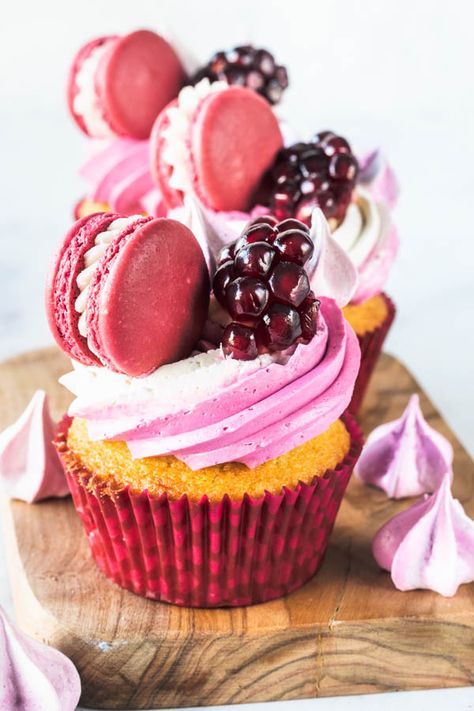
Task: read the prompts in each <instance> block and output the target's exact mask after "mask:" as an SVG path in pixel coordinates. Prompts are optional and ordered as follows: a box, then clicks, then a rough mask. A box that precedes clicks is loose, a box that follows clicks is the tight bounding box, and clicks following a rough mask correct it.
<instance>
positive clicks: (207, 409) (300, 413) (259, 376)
mask: <svg viewBox="0 0 474 711" xmlns="http://www.w3.org/2000/svg"><path fill="white" fill-rule="evenodd" d="M222 358H223V356H222ZM285 360H286V362H284V363H280V362H276V361H272V362H269V363H267V364H265V365H264V366H263V367H261V368H258V369H257V370H256V371H254V372H251V373H250V374H246V375H244V376H243V377H242V378H239V377H237V378H236V379H235V380H234V381H232V382H229V383H228V384H226V385H225V386H224V387H222V388H221V389H220V390H219V391H218V392H217V393H214V394H212V395H210V396H209V394H206V393H205V392H204V393H202V392H200V391H199V390H197V391H196V392H195V394H194V399H191V400H190V401H187V402H186V403H185V405H183V406H182V407H176V402H167V401H161V402H160V399H159V396H157V395H156V394H153V396H152V397H151V399H150V400H149V401H146V400H145V401H143V402H137V400H136V399H135V400H134V401H133V402H131V401H128V402H127V399H125V400H124V401H122V402H120V401H115V402H113V403H110V404H108V405H105V406H104V404H103V403H101V404H100V405H97V403H96V404H95V405H94V403H90V405H88V404H87V399H86V400H84V398H80V399H78V400H77V401H76V402H75V403H73V406H72V408H71V414H74V415H76V416H79V417H84V418H85V419H87V420H88V429H89V435H90V437H91V438H92V439H118V440H125V441H126V442H127V444H128V447H129V449H130V451H131V453H132V456H133V457H134V458H141V457H149V456H155V455H165V454H173V455H175V456H176V457H177V458H178V459H180V460H181V461H183V462H185V463H186V464H187V465H188V466H189V467H190V468H191V469H194V470H197V469H201V468H204V467H208V466H212V465H214V464H220V463H223V462H228V461H238V462H242V463H244V464H246V465H247V466H248V467H250V468H253V467H256V466H257V465H259V464H261V463H263V462H265V461H268V460H270V459H274V458H275V457H278V456H280V455H282V454H285V453H286V452H288V451H290V450H291V449H293V448H294V447H297V446H298V445H301V444H303V443H304V442H306V441H308V440H309V439H312V438H313V437H316V436H317V435H319V434H321V433H322V432H324V431H325V430H326V429H327V428H328V427H329V425H331V424H332V423H333V422H334V421H335V420H337V419H338V417H340V415H341V414H342V413H343V412H344V411H345V409H346V407H347V406H348V404H349V402H350V399H351V396H352V391H353V387H354V382H355V379H356V376H357V372H358V369H359V361H360V351H359V346H358V342H357V338H356V336H355V335H354V333H353V331H352V329H351V328H350V326H349V325H348V324H347V322H346V321H345V320H344V318H343V315H342V312H341V310H340V309H339V308H338V306H337V305H336V303H335V302H334V301H333V300H332V299H328V298H322V299H321V310H320V320H319V326H318V333H317V335H316V336H315V337H314V338H313V340H312V341H311V342H310V343H309V344H307V345H303V344H301V345H299V346H297V348H296V349H295V351H294V353H293V354H292V355H291V356H290V357H289V358H288V359H285Z"/></svg>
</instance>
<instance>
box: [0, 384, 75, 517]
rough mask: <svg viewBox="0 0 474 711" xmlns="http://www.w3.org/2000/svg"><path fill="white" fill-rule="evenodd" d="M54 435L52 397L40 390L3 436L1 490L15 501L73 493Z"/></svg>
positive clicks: (34, 499)
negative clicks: (51, 413)
mask: <svg viewBox="0 0 474 711" xmlns="http://www.w3.org/2000/svg"><path fill="white" fill-rule="evenodd" d="M54 435H55V426H54V423H53V421H52V419H51V415H50V414H49V408H48V398H47V396H46V393H45V392H44V391H43V390H37V391H36V392H35V394H34V395H33V398H32V399H31V401H30V403H29V405H28V406H27V408H26V409H25V410H24V412H23V414H22V415H21V416H20V417H19V419H18V420H17V421H16V422H15V423H14V424H13V425H10V427H7V429H6V430H4V431H3V432H2V433H1V434H0V487H1V488H2V489H3V491H4V492H5V493H6V495H7V496H9V497H10V498H11V499H21V500H22V501H26V502H28V503H30V504H31V503H33V502H35V501H40V500H41V499H47V498H49V497H51V496H57V497H62V496H67V495H68V494H69V488H68V485H67V482H66V477H65V476H64V470H63V467H62V465H61V461H60V459H59V457H58V454H57V452H56V449H55V448H54V446H53V439H54Z"/></svg>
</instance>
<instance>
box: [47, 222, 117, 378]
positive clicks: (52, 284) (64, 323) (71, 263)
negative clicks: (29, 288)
mask: <svg viewBox="0 0 474 711" xmlns="http://www.w3.org/2000/svg"><path fill="white" fill-rule="evenodd" d="M117 217H118V215H113V214H110V213H97V214H93V215H87V216H86V217H83V218H82V219H80V220H78V221H77V222H75V223H74V225H73V226H72V227H71V229H70V230H69V232H68V233H67V234H66V237H65V238H64V240H63V242H62V244H61V247H60V248H59V250H58V252H57V254H56V256H55V258H54V260H53V263H52V265H51V269H50V271H49V275H48V279H47V283H46V294H45V303H46V317H47V320H48V324H49V327H50V330H51V333H52V334H53V337H54V339H55V340H56V342H57V344H58V345H59V347H60V348H61V349H62V350H63V351H65V353H67V354H68V355H69V356H70V357H71V358H74V359H75V360H77V361H79V362H80V363H83V364H84V365H100V361H99V360H98V358H97V357H96V356H95V354H94V353H92V352H91V351H90V349H89V347H88V344H87V340H86V339H85V338H84V337H83V336H82V335H81V334H80V333H79V328H78V321H79V315H78V313H77V311H76V310H75V306H74V304H75V301H76V299H77V297H78V295H79V288H78V286H77V283H76V279H77V276H78V274H79V273H80V271H81V270H82V269H83V268H84V254H85V253H86V252H87V250H88V249H90V248H91V247H92V246H93V245H94V242H95V238H96V236H97V235H98V234H99V232H102V231H104V230H106V229H107V227H108V226H109V225H110V223H111V222H113V220H115V219H116V218H117Z"/></svg>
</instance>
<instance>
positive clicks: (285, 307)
mask: <svg viewBox="0 0 474 711" xmlns="http://www.w3.org/2000/svg"><path fill="white" fill-rule="evenodd" d="M313 251H314V245H313V242H312V240H311V238H310V236H309V229H308V228H307V226H306V225H304V224H303V223H301V222H299V221H298V220H295V219H289V220H283V221H282V222H278V221H277V220H276V219H275V218H273V217H258V218H256V219H255V220H253V221H252V222H250V223H249V224H248V225H247V227H246V228H245V230H244V231H243V233H242V235H241V236H240V237H239V239H238V240H236V241H235V242H234V243H233V244H231V245H227V246H226V247H224V248H223V249H222V250H221V253H220V255H219V257H218V267H217V271H216V273H215V275H214V281H213V289H214V295H215V297H216V299H217V300H218V301H219V303H220V304H221V305H222V306H223V307H224V308H225V309H226V310H227V312H228V313H229V314H230V316H231V318H232V319H233V320H232V323H230V324H229V325H228V326H227V328H226V329H225V331H224V333H223V334H222V341H221V343H222V348H223V350H224V353H225V354H226V355H228V356H230V357H231V358H236V359H239V360H248V359H252V358H255V357H256V355H257V354H258V353H273V352H275V351H281V350H285V349H286V348H289V347H290V346H291V345H293V344H295V343H300V342H304V343H307V342H309V341H310V340H311V339H312V338H313V336H314V335H315V333H316V329H317V324H318V312H319V301H318V300H317V299H316V298H315V296H314V294H313V292H312V291H311V290H310V284H309V279H308V275H307V273H306V270H305V268H304V265H305V264H306V263H307V262H308V261H309V260H310V259H311V256H312V254H313Z"/></svg>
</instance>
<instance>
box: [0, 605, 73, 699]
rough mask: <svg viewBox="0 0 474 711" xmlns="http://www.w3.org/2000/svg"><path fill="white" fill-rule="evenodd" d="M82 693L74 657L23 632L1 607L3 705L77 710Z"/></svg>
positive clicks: (0, 641)
mask: <svg viewBox="0 0 474 711" xmlns="http://www.w3.org/2000/svg"><path fill="white" fill-rule="evenodd" d="M80 695H81V680H80V678H79V674H78V673H77V670H76V667H75V666H74V664H73V663H72V662H71V660H70V659H68V658H67V657H66V656H65V655H64V654H62V653H61V652H59V651H58V650H56V649H53V647H48V646H47V645H46V644H41V642H37V641H36V640H34V639H32V638H31V637H29V636H28V635H26V634H24V632H21V631H20V630H19V629H18V628H17V627H16V626H15V625H13V624H12V623H11V622H10V620H9V619H8V618H7V617H6V615H5V613H4V612H3V610H2V608H1V607H0V708H1V709H3V710H4V711H74V709H75V708H76V706H77V704H78V703H79V697H80Z"/></svg>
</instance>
